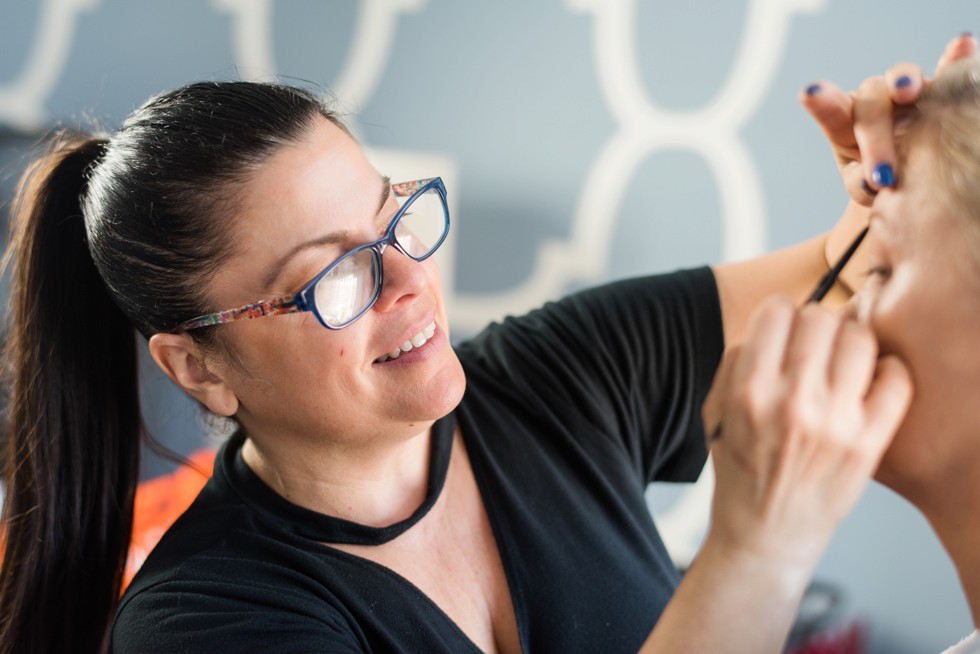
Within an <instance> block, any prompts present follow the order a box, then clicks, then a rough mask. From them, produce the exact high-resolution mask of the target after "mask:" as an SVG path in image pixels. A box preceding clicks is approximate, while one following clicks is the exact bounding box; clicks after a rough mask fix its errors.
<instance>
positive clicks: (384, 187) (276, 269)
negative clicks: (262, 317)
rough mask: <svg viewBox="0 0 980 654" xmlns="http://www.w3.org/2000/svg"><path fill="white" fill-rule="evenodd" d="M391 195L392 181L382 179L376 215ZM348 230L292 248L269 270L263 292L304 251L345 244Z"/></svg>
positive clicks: (335, 232)
mask: <svg viewBox="0 0 980 654" xmlns="http://www.w3.org/2000/svg"><path fill="white" fill-rule="evenodd" d="M390 195H391V179H390V178H388V177H382V178H381V196H380V199H379V201H378V209H377V211H375V215H380V214H381V211H382V210H383V209H384V206H385V205H386V204H387V203H388V197H389V196H390ZM348 234H349V232H348V230H346V229H339V230H334V231H332V232H330V233H328V234H324V235H323V236H318V237H317V238H312V239H310V240H309V241H304V242H302V243H299V244H298V245H295V246H294V247H292V248H291V249H290V250H289V252H287V253H285V254H284V255H282V256H281V257H279V259H277V260H276V262H275V263H274V264H273V265H272V267H271V268H270V269H269V273H268V274H267V275H266V276H265V278H264V279H263V280H262V288H263V290H268V289H270V288H271V287H272V285H273V284H275V282H276V280H277V279H278V278H279V275H280V273H281V272H282V270H283V268H285V267H286V264H287V263H289V260H290V259H292V258H293V257H295V256H296V255H297V254H299V253H300V252H303V251H304V250H309V249H311V248H317V247H322V246H324V245H336V244H337V243H343V242H344V241H346V240H347V238H348Z"/></svg>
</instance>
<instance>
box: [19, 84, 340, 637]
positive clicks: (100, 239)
mask: <svg viewBox="0 0 980 654" xmlns="http://www.w3.org/2000/svg"><path fill="white" fill-rule="evenodd" d="M323 119H326V120H330V121H332V122H334V123H335V124H337V125H338V126H340V127H341V128H343V125H342V124H341V123H340V121H339V119H338V118H337V117H336V115H334V114H333V113H332V112H330V111H329V110H328V109H327V108H326V107H324V105H323V104H322V103H321V101H320V100H319V98H317V97H316V96H314V95H313V94H312V93H310V92H308V91H305V90H303V89H297V88H293V87H289V86H283V85H279V84H259V83H254V82H201V83H196V84H189V85H187V86H184V87H181V88H178V89H175V90H173V91H170V92H167V93H163V94H160V95H158V96H156V97H154V98H151V99H150V100H149V101H148V102H147V103H146V104H144V105H143V106H142V107H140V108H139V109H137V110H136V111H135V112H134V113H133V114H132V115H131V116H130V117H129V118H128V119H127V120H126V121H125V122H124V123H123V125H122V128H121V129H120V130H119V131H118V132H117V133H116V134H114V135H113V136H112V137H111V138H110V139H93V138H84V137H80V136H70V135H67V134H63V135H62V136H61V137H60V138H59V139H58V140H57V142H56V143H55V145H54V147H53V149H52V150H51V152H50V153H49V154H48V155H47V156H46V157H44V158H42V159H41V160H40V161H38V162H37V163H36V164H35V165H34V166H33V167H31V168H30V169H29V170H28V172H27V174H26V175H25V177H24V181H23V182H22V184H21V187H20V189H19V191H18V199H17V200H16V202H15V206H14V216H13V235H12V238H11V244H10V250H9V252H8V258H12V260H13V262H14V274H13V288H12V291H11V292H12V298H13V300H12V314H11V320H10V324H9V326H8V333H9V337H8V341H7V345H6V353H5V356H4V359H3V365H4V367H6V368H7V369H8V375H7V377H8V380H7V395H8V398H9V399H8V402H9V407H8V414H9V415H8V437H7V439H6V440H7V452H6V456H5V457H3V459H4V460H5V462H6V464H7V470H6V480H7V490H6V493H7V500H6V505H5V507H4V516H3V522H4V523H5V524H4V525H0V532H3V531H4V530H5V532H6V534H5V535H4V534H3V533H0V540H3V539H4V538H5V539H6V542H5V545H4V548H3V554H2V556H3V559H2V562H0V654H9V653H12V652H17V654H21V653H23V652H72V653H73V654H87V653H89V652H97V651H99V650H100V649H102V648H103V647H104V645H105V642H106V640H105V639H106V632H107V628H108V625H109V621H110V620H111V617H112V611H113V608H114V606H115V604H116V601H117V599H118V597H119V589H120V583H121V581H120V580H121V576H122V570H123V564H124V562H125V558H126V550H127V547H128V544H129V538H130V530H131V524H132V511H133V496H134V489H135V485H136V481H137V477H138V473H139V467H138V454H139V444H140V435H141V432H142V431H143V430H142V425H141V421H140V411H139V405H138V392H137V365H136V347H135V338H136V336H135V334H136V331H135V330H138V331H139V332H142V333H143V334H144V335H145V336H150V335H152V334H155V333H158V332H163V331H171V330H173V329H174V328H175V327H176V326H177V325H179V324H181V323H182V322H183V321H185V320H187V319H189V318H192V317H194V316H196V315H200V314H203V313H208V312H209V311H214V310H215V307H212V306H211V305H210V304H209V299H208V297H207V292H208V289H209V288H210V284H209V279H210V276H211V275H212V274H213V273H214V271H216V270H218V269H219V268H220V267H221V265H222V264H223V263H224V262H225V261H226V260H227V258H228V257H229V256H230V254H231V253H232V251H233V245H234V243H233V240H234V239H232V238H231V232H232V231H233V230H232V224H233V221H234V218H235V216H236V215H237V214H238V212H239V207H238V203H239V202H240V201H241V196H242V193H241V185H242V184H244V183H247V181H248V179H249V176H250V175H251V174H252V173H253V172H254V171H255V170H256V169H257V168H258V167H259V166H261V165H262V164H263V163H264V162H265V161H266V160H267V159H268V158H269V157H270V156H271V155H272V154H273V153H275V152H276V151H278V150H279V149H280V148H281V147H283V146H284V145H286V144H289V143H293V142H296V141H297V140H298V139H301V138H302V137H304V136H305V135H306V134H307V133H308V132H309V130H310V129H311V128H312V126H313V125H314V124H316V122H317V121H318V120H323ZM124 316H125V317H124ZM191 338H193V339H195V340H196V341H197V342H198V344H199V345H200V346H202V347H204V348H208V347H211V346H214V345H221V343H220V340H219V337H218V336H217V335H216V332H214V331H213V330H208V329H200V330H195V331H194V332H192V333H191Z"/></svg>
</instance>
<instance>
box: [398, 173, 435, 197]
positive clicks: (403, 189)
mask: <svg viewBox="0 0 980 654" xmlns="http://www.w3.org/2000/svg"><path fill="white" fill-rule="evenodd" d="M434 179H435V177H430V178H428V179H417V180H415V181H414V182H399V183H397V184H392V185H391V192H392V193H394V194H395V197H398V198H407V197H408V196H410V195H412V194H413V193H415V192H416V191H418V190H419V189H420V188H422V187H423V186H425V185H426V184H428V183H429V182H431V181H432V180H434Z"/></svg>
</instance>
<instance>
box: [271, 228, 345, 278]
mask: <svg viewBox="0 0 980 654" xmlns="http://www.w3.org/2000/svg"><path fill="white" fill-rule="evenodd" d="M346 240H347V230H346V229H341V230H336V231H333V232H330V233H329V234H324V235H323V236H320V237H317V238H314V239H310V240H309V241H304V242H303V243H300V244H298V245H296V246H294V247H293V248H292V249H290V250H289V252H287V253H286V254H284V255H282V256H281V257H279V259H278V260H276V262H275V263H274V264H273V265H272V267H271V268H270V269H269V273H268V274H267V275H266V276H265V278H264V279H263V280H262V288H263V289H264V290H268V289H270V288H271V287H272V285H273V284H274V283H275V282H276V280H277V279H278V278H279V275H280V273H282V271H283V269H284V268H285V267H286V264H287V263H289V260H290V259H292V258H293V257H294V256H296V255H297V254H299V253H300V252H302V251H304V250H309V249H311V248H317V247H321V246H323V245H335V244H337V243H342V242H344V241H346Z"/></svg>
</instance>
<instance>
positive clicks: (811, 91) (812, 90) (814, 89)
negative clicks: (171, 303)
mask: <svg viewBox="0 0 980 654" xmlns="http://www.w3.org/2000/svg"><path fill="white" fill-rule="evenodd" d="M817 93H820V85H819V84H811V85H810V86H808V87H806V94H807V95H816V94H817Z"/></svg>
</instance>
